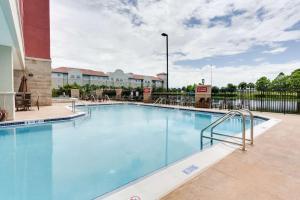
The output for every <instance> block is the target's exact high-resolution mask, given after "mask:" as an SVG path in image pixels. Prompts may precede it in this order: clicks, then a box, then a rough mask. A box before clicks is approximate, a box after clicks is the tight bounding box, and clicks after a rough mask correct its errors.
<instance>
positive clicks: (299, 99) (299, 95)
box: [297, 91, 300, 113]
mask: <svg viewBox="0 0 300 200" xmlns="http://www.w3.org/2000/svg"><path fill="white" fill-rule="evenodd" d="M297 111H298V113H300V91H297Z"/></svg>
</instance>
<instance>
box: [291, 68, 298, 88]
mask: <svg viewBox="0 0 300 200" xmlns="http://www.w3.org/2000/svg"><path fill="white" fill-rule="evenodd" d="M289 84H290V85H291V87H292V88H293V89H295V90H297V91H300V69H296V70H295V71H293V72H292V74H291V76H290V79H289Z"/></svg>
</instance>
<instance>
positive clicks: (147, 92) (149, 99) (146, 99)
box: [143, 87, 152, 103]
mask: <svg viewBox="0 0 300 200" xmlns="http://www.w3.org/2000/svg"><path fill="white" fill-rule="evenodd" d="M151 95H152V88H150V87H145V88H144V91H143V97H144V103H151V102H152V97H151Z"/></svg>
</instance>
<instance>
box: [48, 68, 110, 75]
mask: <svg viewBox="0 0 300 200" xmlns="http://www.w3.org/2000/svg"><path fill="white" fill-rule="evenodd" d="M71 70H79V71H80V72H81V73H82V74H84V75H89V76H108V75H107V74H105V73H104V72H102V71H95V70H90V69H81V68H72V67H58V68H55V69H52V72H55V73H65V74H67V73H69V71H71Z"/></svg>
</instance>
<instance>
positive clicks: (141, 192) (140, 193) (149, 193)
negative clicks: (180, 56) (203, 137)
mask: <svg viewBox="0 0 300 200" xmlns="http://www.w3.org/2000/svg"><path fill="white" fill-rule="evenodd" d="M119 104H125V105H126V104H127V105H140V106H150V107H157V108H168V109H178V110H186V111H196V112H204V113H216V114H224V113H227V112H228V111H226V110H210V109H201V108H194V107H184V106H176V105H161V104H148V103H139V102H105V103H93V104H77V105H76V106H78V107H81V106H89V107H92V106H99V105H119ZM66 108H68V109H70V110H71V106H66ZM86 115H87V113H85V112H76V113H75V114H73V115H68V116H63V117H56V118H45V119H37V120H18V121H10V122H0V128H7V127H14V126H23V125H24V126H25V125H34V124H43V123H49V122H58V121H69V120H73V119H76V118H80V117H83V116H86ZM254 116H255V117H256V118H261V119H265V120H267V121H266V122H263V123H261V124H259V125H256V126H255V127H254V138H256V137H257V136H259V135H261V134H263V133H264V132H265V131H267V130H268V129H269V128H271V127H273V126H274V125H276V124H277V123H279V122H280V121H281V120H279V119H276V118H272V117H266V116H263V115H260V114H257V113H256V114H255V115H254ZM248 134H250V130H247V131H246V135H248ZM237 135H238V136H241V133H240V134H237ZM238 148H239V147H238V146H234V145H230V144H225V143H222V142H220V143H218V144H215V145H214V146H212V147H210V148H207V149H204V150H202V151H198V152H196V153H194V154H192V155H190V156H187V157H185V158H183V159H180V160H178V161H176V162H174V163H172V164H170V165H168V166H166V167H163V168H160V169H158V170H155V171H153V172H152V173H150V174H147V175H145V176H143V177H140V178H138V179H137V180H134V181H131V182H130V183H128V184H126V185H124V186H121V187H119V188H117V189H115V190H113V191H111V192H108V193H106V194H104V195H101V196H99V197H95V199H97V200H103V199H107V200H122V199H124V200H135V199H137V200H147V199H149V200H153V199H160V198H162V197H164V196H165V195H167V194H168V193H170V192H171V191H173V190H175V189H176V188H178V187H179V186H181V185H183V184H184V183H186V182H187V181H189V180H191V179H192V178H194V177H195V176H197V175H199V174H200V173H202V172H203V171H205V170H206V169H208V168H209V167H210V166H212V165H214V164H215V163H217V162H219V161H220V160H222V159H224V158H226V156H228V155H229V154H231V153H232V152H233V151H235V150H236V149H238ZM247 148H249V145H248V146H247ZM161 180H164V181H161Z"/></svg>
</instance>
